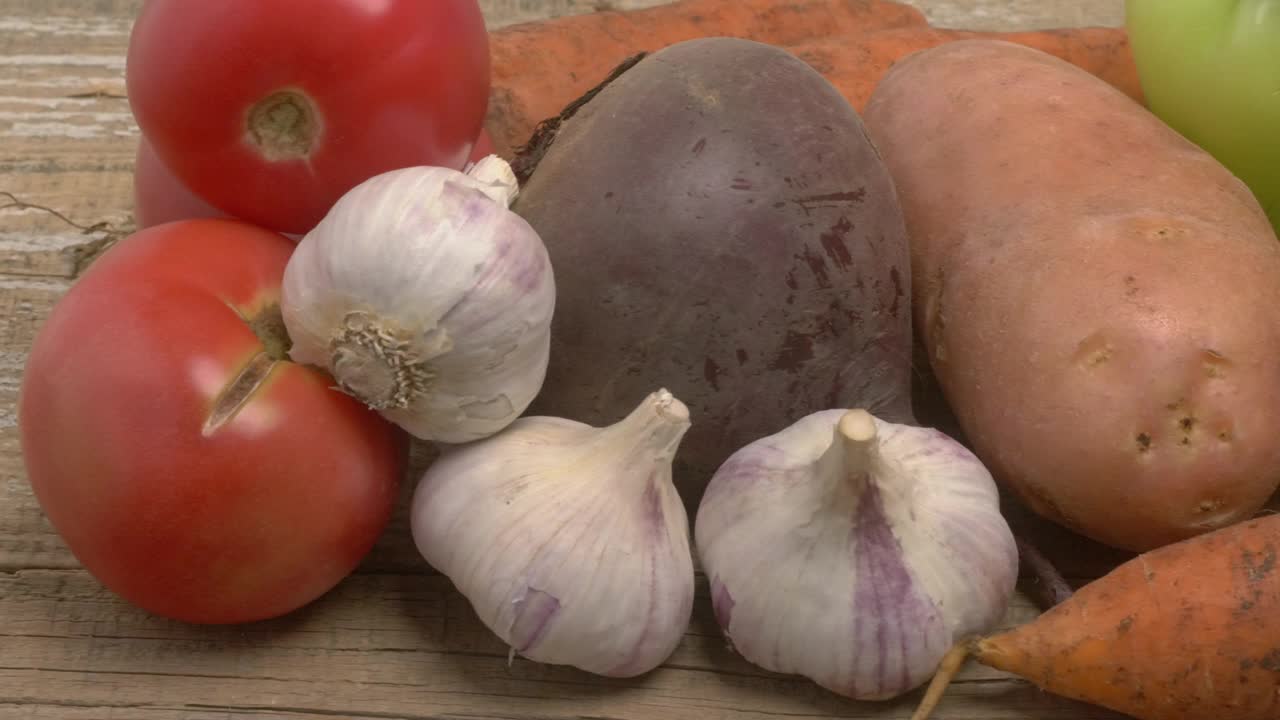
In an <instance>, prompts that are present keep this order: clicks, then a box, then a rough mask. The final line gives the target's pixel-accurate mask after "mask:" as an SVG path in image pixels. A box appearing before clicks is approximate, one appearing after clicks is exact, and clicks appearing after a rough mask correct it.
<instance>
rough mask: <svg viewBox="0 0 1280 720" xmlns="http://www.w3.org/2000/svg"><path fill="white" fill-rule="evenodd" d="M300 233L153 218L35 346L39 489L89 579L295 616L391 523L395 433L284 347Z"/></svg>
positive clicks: (121, 589)
mask: <svg viewBox="0 0 1280 720" xmlns="http://www.w3.org/2000/svg"><path fill="white" fill-rule="evenodd" d="M293 247H294V246H293V244H292V243H291V242H290V241H288V240H287V239H285V238H284V237H282V236H280V235H279V234H276V233H273V232H270V231H267V230H263V229H260V228H257V227H255V226H252V225H249V224H247V223H242V222H239V221H234V220H217V219H203V220H186V221H181V222H176V223H168V224H165V225H159V226H156V227H153V228H149V229H147V230H142V231H140V232H137V233H135V234H134V235H132V236H130V237H128V238H126V239H125V240H122V241H121V242H120V243H119V244H118V245H117V246H116V247H114V248H112V249H110V250H108V251H107V252H106V253H105V254H104V255H103V256H102V257H101V258H99V259H98V261H97V262H95V263H94V264H93V265H92V266H91V267H90V269H89V271H88V272H87V273H85V275H83V276H82V277H81V279H80V280H79V281H78V282H77V283H76V284H75V286H74V287H72V289H71V290H70V292H68V293H67V295H65V296H64V297H63V299H62V300H61V301H60V302H59V303H58V304H57V306H56V307H55V308H54V310H53V312H52V313H51V314H50V316H49V318H48V319H47V320H46V322H45V324H44V326H43V327H42V328H41V330H40V333H39V334H38V336H37V337H36V340H35V344H34V346H33V347H32V350H31V354H30V357H29V359H28V363H27V367H26V372H25V374H24V376H23V384H22V391H21V397H20V405H19V426H20V430H21V438H22V451H23V458H24V461H25V462H26V468H27V475H28V478H29V480H30V483H31V487H32V489H33V490H34V492H35V496H36V498H37V500H38V501H39V502H40V505H41V506H42V508H43V509H44V511H45V513H46V514H47V516H48V518H49V520H50V522H51V523H52V524H53V526H54V528H55V529H56V530H57V532H58V533H59V534H60V535H61V536H62V538H63V539H64V541H65V542H66V544H67V546H68V547H69V548H70V549H71V551H72V552H73V553H74V554H75V555H76V557H77V558H78V559H79V560H80V562H81V563H82V564H83V565H84V567H85V568H86V569H87V570H88V571H89V572H90V573H92V574H93V575H94V576H95V577H96V578H97V579H98V580H99V581H100V582H102V583H103V584H104V585H105V586H106V587H108V588H109V589H111V590H113V591H114V592H116V593H118V594H119V595H120V596H122V597H124V598H125V599H126V600H128V601H130V602H132V603H134V604H136V605H138V606H140V607H142V608H144V609H146V610H149V611H151V612H153V613H156V614H159V615H164V616H168V617H171V618H176V619H179V620H184V621H188V622H199V623H234V622H245V621H251V620H258V619H263V618H269V617H274V616H278V615H281V614H284V613H287V612H290V611H292V610H294V609H296V608H298V607H300V606H302V605H304V604H307V603H308V602H310V601H312V600H314V599H315V598H317V597H318V596H320V595H321V594H323V593H325V592H326V591H328V590H329V589H330V588H332V587H333V586H334V585H336V584H337V583H338V582H339V581H341V580H342V579H343V578H344V577H345V576H346V575H347V574H349V573H350V572H351V571H352V570H353V569H354V568H355V567H356V565H357V564H358V563H359V561H360V560H361V559H362V558H363V557H364V556H365V555H366V554H367V553H368V551H369V550H370V548H371V547H372V546H373V543H374V541H375V540H376V538H377V537H378V536H379V535H380V534H381V533H382V531H383V530H384V528H385V526H386V524H387V522H388V519H389V516H390V513H391V509H392V506H393V504H394V501H395V498H396V497H397V487H398V485H399V480H400V477H401V473H402V471H403V466H404V461H405V459H406V452H405V449H406V446H407V445H406V443H405V441H404V436H403V434H401V433H400V432H399V431H398V430H396V429H394V428H393V426H391V425H390V424H389V423H387V422H386V421H384V420H382V419H381V418H379V417H378V416H377V415H376V414H374V413H373V412H371V411H369V410H368V409H366V408H365V407H364V406H363V405H362V404H360V403H359V402H358V401H356V400H354V399H353V398H351V397H349V396H347V395H344V394H342V393H340V392H338V391H336V390H334V389H333V388H332V386H333V384H334V382H333V380H332V379H331V378H329V377H328V376H326V375H325V374H323V373H321V372H319V371H317V370H314V369H311V368H308V367H304V366H301V365H297V364H294V363H291V362H289V361H288V360H285V359H282V357H283V354H284V350H283V345H281V344H280V338H282V337H283V334H282V333H283V330H282V328H283V325H282V324H279V325H277V324H276V323H277V322H278V319H279V315H278V311H276V310H275V308H276V305H277V300H278V298H279V293H280V282H281V279H282V276H283V273H284V267H285V262H286V261H287V259H288V257H289V254H290V251H291V250H292V249H293ZM255 328H258V330H257V332H255ZM273 332H274V333H276V334H275V335H273V334H272V333H273ZM259 334H261V337H260V336H259Z"/></svg>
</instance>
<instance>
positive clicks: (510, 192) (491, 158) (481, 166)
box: [467, 155, 520, 206]
mask: <svg viewBox="0 0 1280 720" xmlns="http://www.w3.org/2000/svg"><path fill="white" fill-rule="evenodd" d="M467 175H470V176H471V177H472V178H473V179H475V180H476V181H477V182H480V183H483V184H485V185H489V186H490V187H489V188H486V189H485V194H486V195H488V196H489V197H491V198H493V199H494V201H495V202H500V203H502V204H503V205H506V206H510V205H511V202H512V201H513V200H515V199H516V195H518V194H519V193H520V183H519V182H518V181H517V180H516V173H515V171H514V170H512V169H511V164H510V163H508V162H507V161H506V160H503V159H502V158H500V157H498V156H497V155H488V156H485V157H483V158H481V159H480V160H478V161H476V163H475V164H474V165H472V166H471V167H470V168H469V169H468V170H467Z"/></svg>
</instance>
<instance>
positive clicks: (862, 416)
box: [839, 408, 876, 443]
mask: <svg viewBox="0 0 1280 720" xmlns="http://www.w3.org/2000/svg"><path fill="white" fill-rule="evenodd" d="M839 429H840V434H841V435H843V436H844V437H845V439H846V440H849V441H851V442H856V443H867V442H871V441H873V440H875V439H876V419H875V417H874V416H872V414H871V413H869V412H867V411H866V410H863V409H861V408H858V409H856V410H850V411H849V412H847V413H845V414H844V415H843V416H841V418H840V426H839Z"/></svg>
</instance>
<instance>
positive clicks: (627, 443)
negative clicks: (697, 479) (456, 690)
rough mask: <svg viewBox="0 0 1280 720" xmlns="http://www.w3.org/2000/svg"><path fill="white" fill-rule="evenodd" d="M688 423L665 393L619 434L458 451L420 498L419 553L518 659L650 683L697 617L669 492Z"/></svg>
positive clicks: (523, 421)
mask: <svg viewBox="0 0 1280 720" xmlns="http://www.w3.org/2000/svg"><path fill="white" fill-rule="evenodd" d="M689 424H690V419H689V411H688V408H687V407H685V406H684V404H683V403H681V402H680V401H679V400H678V399H676V398H675V397H673V396H672V395H671V393H669V392H667V391H665V390H660V391H658V392H655V393H653V394H651V395H649V396H648V397H647V398H645V400H644V401H643V402H642V403H641V404H640V405H639V406H638V407H636V408H635V410H634V411H632V412H631V413H630V414H629V415H628V416H627V417H626V418H623V419H622V420H620V421H619V422H617V423H615V424H613V425H610V426H608V427H603V428H596V427H592V426H589V425H586V424H583V423H579V422H574V421H571V420H566V419H562V418H553V417H524V418H520V419H518V420H516V421H515V422H513V423H512V424H511V425H510V426H508V427H507V428H506V429H504V430H503V431H501V432H499V433H497V434H495V435H493V436H491V437H488V438H486V439H483V440H479V441H476V442H474V443H470V444H467V445H462V446H456V447H450V448H447V449H446V450H445V451H444V452H443V453H442V454H441V456H440V457H439V458H438V459H437V460H436V461H435V462H434V463H433V464H432V465H431V467H429V468H428V469H427V471H426V472H425V473H424V474H423V476H422V478H421V480H420V481H419V484H418V486H417V488H416V489H415V491H414V497H413V504H412V508H411V526H412V532H413V538H414V542H415V545H416V546H417V548H418V551H419V552H420V553H421V554H422V556H423V558H424V559H425V560H426V561H427V562H428V563H429V564H430V565H432V566H433V567H435V568H436V569H437V570H439V571H440V572H441V573H443V574H444V575H446V576H447V577H449V578H450V579H451V580H452V581H453V583H454V585H455V586H456V587H457V588H458V591H459V592H460V593H461V594H462V595H463V596H465V597H466V598H467V600H468V601H469V602H470V603H471V606H472V608H473V609H474V610H475V612H476V614H477V615H478V616H479V618H480V619H481V621H482V622H484V624H485V625H486V626H487V627H488V628H489V629H490V630H491V631H493V632H494V633H495V634H496V635H497V636H498V637H499V638H501V639H502V640H503V642H505V643H506V644H507V645H508V646H510V648H511V651H512V653H518V654H520V655H522V656H524V657H527V658H529V659H531V660H534V661H538V662H545V663H551V664H563V665H572V666H574V667H577V668H579V669H582V670H585V671H587V672H591V673H596V674H599V675H608V676H615V677H629V676H634V675H639V674H642V673H645V672H648V671H649V670H652V669H653V668H654V667H656V666H658V665H659V664H661V663H662V662H663V661H664V660H665V659H666V658H667V657H669V656H670V655H671V653H672V652H673V651H674V650H675V647H676V645H677V644H678V643H679V641H680V638H681V637H682V636H683V634H684V631H685V629H686V628H687V627H688V624H689V618H690V613H691V610H692V606H693V592H694V579H693V554H692V550H691V548H690V543H689V523H688V516H687V514H686V512H685V508H684V504H683V503H682V502H681V500H680V496H679V494H678V493H677V491H676V488H675V485H674V484H673V483H672V481H671V462H672V459H673V458H674V456H675V453H676V450H677V448H678V447H679V443H680V440H681V439H682V438H683V437H684V434H685V432H686V431H687V430H688V428H689Z"/></svg>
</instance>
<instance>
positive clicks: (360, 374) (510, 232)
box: [281, 156, 555, 443]
mask: <svg viewBox="0 0 1280 720" xmlns="http://www.w3.org/2000/svg"><path fill="white" fill-rule="evenodd" d="M517 191H518V188H517V186H516V180H515V175H514V174H513V173H512V172H511V168H510V166H509V165H507V163H506V162H505V161H503V160H502V159H500V158H498V157H496V156H490V157H488V158H485V159H483V160H481V161H480V162H479V163H477V164H476V165H475V166H474V167H472V168H471V169H470V171H469V172H467V173H462V172H458V171H456V170H452V169H447V168H441V167H411V168H404V169H400V170H393V171H390V172H387V173H384V174H381V175H377V176H375V177H372V178H370V179H368V180H366V181H365V182H363V183H361V184H360V185H357V186H356V187H354V188H352V189H351V190H350V191H348V192H347V193H346V194H345V195H343V196H342V198H341V199H339V200H338V202H337V203H336V204H335V205H334V206H333V208H331V209H330V211H329V213H328V214H327V215H326V216H325V218H324V219H323V220H322V221H321V222H320V223H319V224H318V225H317V226H316V227H315V228H314V229H312V230H311V231H310V232H308V233H307V234H306V235H305V236H304V237H303V238H302V240H301V241H299V243H298V246H297V249H296V250H295V251H294V253H293V255H292V256H291V257H290V259H289V263H288V265H287V266H286V269H285V275H284V284H283V287H282V289H281V312H282V314H283V316H284V322H285V327H286V329H287V330H288V333H289V337H290V340H291V341H292V343H293V347H292V349H291V350H290V353H289V354H290V357H291V358H292V359H293V360H295V361H297V362H300V363H305V364H310V365H314V366H317V367H320V368H323V369H325V370H326V371H328V373H329V374H330V375H332V376H333V378H334V379H335V380H336V381H337V385H338V387H339V388H340V389H342V390H344V391H346V392H348V393H350V394H351V395H353V396H355V397H357V398H359V399H360V400H362V401H363V402H364V403H365V404H366V405H368V406H369V407H371V408H374V409H376V410H377V411H378V412H380V413H381V414H382V415H383V416H384V417H386V418H387V419H389V420H391V421H392V422H394V423H396V424H397V425H399V426H401V427H402V428H404V429H405V430H406V431H408V432H409V433H410V434H411V435H414V436H415V437H418V438H422V439H425V440H435V441H439V442H444V443H461V442H468V441H471V440H476V439H479V438H483V437H487V436H489V435H492V434H493V433H495V432H497V431H498V430H501V429H502V428H504V427H506V426H507V425H508V424H510V423H511V421H513V420H515V419H516V418H517V417H518V416H519V415H520V414H521V413H522V412H524V410H525V409H526V408H527V407H528V405H529V403H530V402H532V401H533V398H534V397H535V396H536V395H537V394H538V392H539V391H540V390H541V388H542V382H543V380H544V378H545V376H546V371H547V360H548V353H549V350H550V329H551V317H552V313H553V312H554V308H555V281H554V277H553V273H552V268H551V262H550V258H549V257H548V255H547V251H546V248H545V247H544V245H543V243H542V240H541V238H539V237H538V235H537V233H536V232H535V231H534V230H533V228H532V227H530V226H529V224H528V223H526V222H525V221H524V219H523V218H521V217H520V216H518V215H516V214H515V213H514V212H511V211H510V210H509V209H508V205H509V203H510V202H511V200H512V199H513V198H514V197H515V195H516V193H517Z"/></svg>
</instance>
